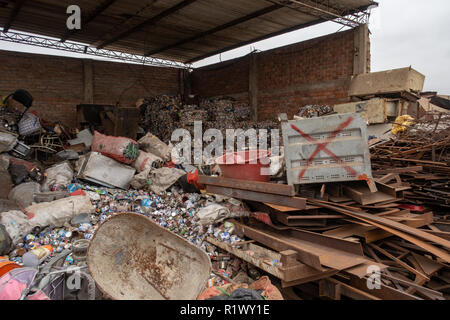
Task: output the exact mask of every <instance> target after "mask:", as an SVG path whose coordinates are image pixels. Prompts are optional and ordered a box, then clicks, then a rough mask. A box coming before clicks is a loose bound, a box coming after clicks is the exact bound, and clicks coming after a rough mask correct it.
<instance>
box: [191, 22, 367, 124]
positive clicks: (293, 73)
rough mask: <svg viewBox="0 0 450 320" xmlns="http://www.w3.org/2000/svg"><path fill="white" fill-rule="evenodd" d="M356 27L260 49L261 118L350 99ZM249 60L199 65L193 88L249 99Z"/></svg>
mask: <svg viewBox="0 0 450 320" xmlns="http://www.w3.org/2000/svg"><path fill="white" fill-rule="evenodd" d="M356 32H358V31H357V29H352V30H348V31H344V32H339V33H335V34H331V35H327V36H324V37H320V38H316V39H312V40H308V41H304V42H300V43H296V44H292V45H289V46H284V47H281V48H277V49H273V50H268V51H264V52H261V53H257V54H256V55H257V64H256V68H257V79H258V81H257V87H258V90H257V91H258V96H257V101H258V106H257V110H258V112H257V113H258V120H266V119H274V118H276V116H277V114H278V113H280V112H285V113H288V116H289V117H292V116H293V115H294V113H296V112H297V111H298V108H299V107H301V106H304V105H307V104H336V103H342V102H347V101H349V97H348V89H349V85H350V78H351V76H352V75H353V72H354V70H353V68H354V59H355V33H356ZM369 48H370V46H369ZM369 54H370V51H369ZM369 57H370V55H369ZM249 63H250V56H246V57H243V58H239V59H234V60H231V61H226V62H222V63H219V64H215V65H212V66H207V67H203V68H199V69H196V70H194V72H193V75H192V93H194V94H200V95H201V96H203V97H210V96H216V95H220V94H223V95H229V96H235V97H236V98H238V99H239V100H245V99H248V95H249V93H248V91H249ZM369 70H370V69H369Z"/></svg>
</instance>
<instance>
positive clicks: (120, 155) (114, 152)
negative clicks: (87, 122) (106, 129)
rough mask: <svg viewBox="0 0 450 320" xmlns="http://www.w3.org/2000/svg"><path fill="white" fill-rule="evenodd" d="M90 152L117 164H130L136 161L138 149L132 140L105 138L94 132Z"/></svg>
mask: <svg viewBox="0 0 450 320" xmlns="http://www.w3.org/2000/svg"><path fill="white" fill-rule="evenodd" d="M91 150H92V151H95V152H99V153H101V154H102V155H104V156H106V157H109V158H112V159H114V160H117V161H119V162H123V163H125V164H131V163H132V162H133V161H135V160H136V159H137V156H138V150H139V147H138V143H137V142H136V141H134V140H133V139H130V138H125V137H113V136H106V135H104V134H101V133H100V132H97V131H95V132H94V138H93V139H92V145H91Z"/></svg>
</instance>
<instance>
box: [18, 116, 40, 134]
mask: <svg viewBox="0 0 450 320" xmlns="http://www.w3.org/2000/svg"><path fill="white" fill-rule="evenodd" d="M18 126H19V134H20V135H21V136H25V137H26V136H31V135H33V134H35V133H38V132H39V131H41V123H40V122H39V118H38V117H37V116H36V115H34V114H33V113H31V112H27V113H25V114H24V116H23V117H22V119H21V120H20V121H19V124H18Z"/></svg>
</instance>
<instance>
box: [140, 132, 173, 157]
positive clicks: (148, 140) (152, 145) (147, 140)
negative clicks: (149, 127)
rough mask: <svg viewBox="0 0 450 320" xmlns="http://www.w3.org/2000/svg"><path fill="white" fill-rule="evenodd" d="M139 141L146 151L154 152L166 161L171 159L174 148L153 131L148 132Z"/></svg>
mask: <svg viewBox="0 0 450 320" xmlns="http://www.w3.org/2000/svg"><path fill="white" fill-rule="evenodd" d="M138 142H139V147H140V148H141V149H142V150H144V151H145V152H149V153H152V154H154V155H156V156H158V157H160V158H161V159H163V160H165V161H170V159H171V158H172V149H171V148H170V147H169V146H168V145H167V144H165V143H164V142H162V141H161V140H159V139H158V137H157V136H155V135H153V134H151V133H147V134H146V135H145V136H144V137H142V138H141V139H140V140H139V141H138Z"/></svg>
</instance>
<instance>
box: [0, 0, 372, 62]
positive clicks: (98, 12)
mask: <svg viewBox="0 0 450 320" xmlns="http://www.w3.org/2000/svg"><path fill="white" fill-rule="evenodd" d="M302 3H304V4H306V6H303V5H301V4H302ZM72 4H77V5H79V6H80V8H81V10H82V29H81V30H79V31H74V32H73V31H72V32H69V31H68V30H67V27H66V20H67V18H68V14H67V13H66V9H67V7H68V6H69V5H72ZM373 4H374V2H373V1H372V0H322V1H317V0H316V1H312V0H295V1H294V0H292V1H286V0H278V1H269V0H146V1H142V0H100V1H87V0H84V1H73V0H37V1H36V0H28V1H27V0H15V1H13V0H10V1H8V0H0V26H2V27H3V28H5V27H6V28H11V29H14V30H18V31H23V32H30V33H35V34H39V35H43V36H49V37H55V38H58V39H64V40H66V39H67V40H70V41H77V42H82V43H86V44H89V45H90V46H93V47H97V48H98V47H100V48H106V49H110V50H115V51H121V52H126V53H132V54H138V55H151V56H153V57H157V58H162V59H168V60H173V61H181V62H192V61H196V60H199V59H202V58H205V57H207V56H210V55H213V54H217V53H219V52H223V51H226V50H229V49H232V48H236V47H239V46H241V45H244V44H248V43H251V42H254V41H259V40H262V39H264V38H268V37H270V36H273V35H277V34H281V33H284V32H288V31H292V30H295V29H300V28H302V27H307V26H309V25H313V24H316V23H320V22H323V21H326V20H330V19H334V18H336V15H335V14H337V15H345V14H349V13H353V12H361V11H363V10H365V9H366V8H367V7H369V6H370V5H373ZM311 6H314V7H315V8H319V9H320V10H322V11H319V10H314V9H311ZM325 11H326V12H331V14H326V13H324V12H325Z"/></svg>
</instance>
